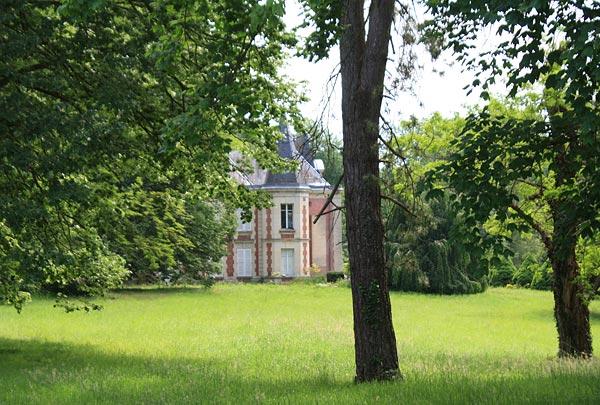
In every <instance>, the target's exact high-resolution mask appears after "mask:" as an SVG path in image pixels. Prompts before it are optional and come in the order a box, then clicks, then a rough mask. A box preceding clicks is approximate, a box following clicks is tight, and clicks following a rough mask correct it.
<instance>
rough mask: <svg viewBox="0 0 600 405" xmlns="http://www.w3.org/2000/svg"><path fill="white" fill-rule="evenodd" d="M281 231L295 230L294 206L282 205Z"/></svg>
mask: <svg viewBox="0 0 600 405" xmlns="http://www.w3.org/2000/svg"><path fill="white" fill-rule="evenodd" d="M281 229H294V204H281Z"/></svg>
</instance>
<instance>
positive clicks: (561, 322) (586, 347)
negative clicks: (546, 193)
mask: <svg viewBox="0 0 600 405" xmlns="http://www.w3.org/2000/svg"><path fill="white" fill-rule="evenodd" d="M549 112H550V117H551V123H552V131H553V134H554V136H555V137H556V138H557V139H560V140H561V141H562V142H561V143H560V144H559V146H557V150H558V153H557V154H556V157H555V161H554V169H555V170H556V175H555V176H556V177H555V187H556V189H560V188H562V187H565V186H567V187H573V186H574V184H577V170H578V167H579V164H578V163H577V162H578V161H577V159H576V158H575V157H574V156H573V155H574V152H573V151H577V150H578V148H581V147H583V146H582V145H581V144H580V143H579V140H578V136H577V135H578V134H577V124H574V123H567V124H566V125H565V124H564V123H562V122H560V121H559V124H557V123H556V121H557V120H556V119H555V115H557V113H558V111H557V110H550V111H549ZM575 155H576V154H575ZM550 207H551V210H552V217H553V218H552V219H553V222H554V229H553V234H552V240H551V242H550V241H546V242H545V243H546V245H547V247H548V256H549V259H550V262H551V264H552V271H553V273H554V282H553V286H552V290H553V293H554V318H555V320H556V329H557V331H558V356H559V357H580V358H590V357H592V333H591V330H590V312H589V308H588V302H587V300H586V291H585V289H584V287H583V284H582V283H581V280H579V277H580V276H581V274H580V271H579V264H578V263H577V256H576V253H575V249H576V247H577V240H578V235H579V233H578V228H579V227H580V226H581V220H580V219H579V217H578V215H577V212H576V210H575V209H574V208H573V206H572V204H571V203H570V202H569V201H567V200H565V199H563V197H560V196H559V197H558V198H557V199H555V200H553V201H551V202H550Z"/></svg>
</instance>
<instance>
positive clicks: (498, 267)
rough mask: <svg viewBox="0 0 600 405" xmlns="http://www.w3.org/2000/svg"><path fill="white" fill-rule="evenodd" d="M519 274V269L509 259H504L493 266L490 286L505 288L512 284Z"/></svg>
mask: <svg viewBox="0 0 600 405" xmlns="http://www.w3.org/2000/svg"><path fill="white" fill-rule="evenodd" d="M516 273H517V268H516V267H515V265H514V264H513V262H512V260H511V259H510V258H509V257H503V258H501V259H499V260H498V261H497V262H496V261H495V262H494V263H493V264H492V268H491V271H490V274H491V277H490V285H492V286H494V287H504V286H506V285H507V284H511V283H512V282H513V279H514V277H515V274H516Z"/></svg>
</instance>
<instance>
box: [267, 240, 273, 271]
mask: <svg viewBox="0 0 600 405" xmlns="http://www.w3.org/2000/svg"><path fill="white" fill-rule="evenodd" d="M272 245H273V244H272V243H271V242H268V243H267V275H268V276H269V277H271V273H272V272H273V266H272V264H273V259H272V256H273V252H272V251H271V247H272Z"/></svg>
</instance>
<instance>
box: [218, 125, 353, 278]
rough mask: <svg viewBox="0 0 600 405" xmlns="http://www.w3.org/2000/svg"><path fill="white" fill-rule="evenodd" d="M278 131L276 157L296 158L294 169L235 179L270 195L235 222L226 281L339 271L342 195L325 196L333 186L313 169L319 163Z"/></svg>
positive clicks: (256, 172)
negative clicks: (247, 218)
mask: <svg viewBox="0 0 600 405" xmlns="http://www.w3.org/2000/svg"><path fill="white" fill-rule="evenodd" d="M282 132H283V133H284V135H285V136H284V137H283V138H282V139H281V140H280V141H279V143H278V150H279V155H280V156H282V157H284V158H291V159H296V160H297V161H298V162H299V164H298V170H297V171H296V172H295V173H290V172H288V173H281V174H277V173H270V172H269V171H267V170H260V169H259V168H258V167H255V170H254V173H253V174H252V175H250V176H244V177H242V176H237V179H238V181H240V182H243V183H245V184H246V185H247V186H248V187H250V188H253V189H260V190H265V191H267V192H269V193H270V195H271V198H272V204H273V205H272V206H271V207H270V208H266V209H261V210H259V209H254V212H253V215H252V220H251V221H250V222H243V221H242V220H241V219H240V220H239V222H238V229H237V234H236V235H235V236H234V238H233V241H232V242H231V243H229V245H228V250H229V254H228V256H227V257H226V258H225V260H224V264H223V279H225V280H257V279H264V278H274V277H281V278H294V277H308V276H311V275H315V274H325V273H327V272H330V271H342V217H341V211H340V210H336V209H335V208H336V207H340V205H341V196H340V195H339V192H338V193H336V194H335V195H334V196H330V194H331V193H332V186H331V185H330V184H329V183H328V182H327V181H326V180H325V179H324V178H323V176H321V173H320V172H319V170H317V167H319V166H322V163H321V164H319V161H316V163H315V161H313V159H312V158H311V156H310V154H308V153H302V152H301V151H299V150H301V149H302V148H300V147H299V144H298V143H299V140H298V138H297V136H296V134H294V133H293V131H292V130H291V129H290V128H289V127H282ZM315 166H316V167H315ZM330 197H331V200H330ZM319 214H321V215H320V216H319ZM317 216H319V218H318V220H317V221H316V223H313V222H314V220H315V218H317Z"/></svg>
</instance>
